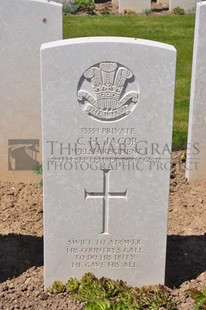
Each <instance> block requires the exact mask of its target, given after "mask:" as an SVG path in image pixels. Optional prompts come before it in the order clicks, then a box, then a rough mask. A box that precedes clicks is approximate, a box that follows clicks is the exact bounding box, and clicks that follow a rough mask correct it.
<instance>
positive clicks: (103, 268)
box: [41, 37, 176, 287]
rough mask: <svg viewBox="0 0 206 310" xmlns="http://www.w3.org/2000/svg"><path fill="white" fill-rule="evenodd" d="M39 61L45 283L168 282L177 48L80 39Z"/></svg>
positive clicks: (53, 47) (54, 46)
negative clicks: (90, 279)
mask: <svg viewBox="0 0 206 310" xmlns="http://www.w3.org/2000/svg"><path fill="white" fill-rule="evenodd" d="M77 55H78V56H77ZM41 61H42V103H43V153H44V168H43V170H44V181H43V182H44V217H45V218H44V223H45V226H44V229H45V231H44V238H45V239H44V246H45V256H44V257H45V286H46V287H47V286H49V285H51V284H52V282H53V281H54V280H57V279H58V280H62V281H63V282H66V281H67V280H68V278H70V277H78V278H80V277H81V276H82V275H83V274H84V273H85V272H89V271H91V272H93V273H94V274H95V275H96V276H106V277H111V278H114V279H122V280H126V281H127V282H128V283H129V284H132V285H143V284H157V283H164V275H165V254H166V236H167V212H168V211H167V210H168V195H169V178H170V148H171V137H172V119H173V103H174V84H175V63H176V51H175V49H174V48H173V47H172V46H170V45H166V44H162V43H157V42H151V41H145V40H138V39H131V38H110V37H105V38H104V37H99V38H81V39H72V40H65V41H59V42H56V43H55V42H54V43H48V44H45V45H43V47H42V56H41Z"/></svg>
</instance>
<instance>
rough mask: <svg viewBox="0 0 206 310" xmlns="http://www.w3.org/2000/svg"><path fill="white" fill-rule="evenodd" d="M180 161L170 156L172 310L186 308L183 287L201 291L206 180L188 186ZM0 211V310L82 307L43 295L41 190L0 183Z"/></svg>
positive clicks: (205, 273)
mask: <svg viewBox="0 0 206 310" xmlns="http://www.w3.org/2000/svg"><path fill="white" fill-rule="evenodd" d="M180 157H181V152H176V153H173V168H172V172H171V186H170V206H169V223H168V242H167V264H166V265H167V267H166V285H167V286H168V287H170V288H171V290H172V294H173V295H174V298H175V299H176V301H177V303H178V309H180V310H190V309H191V310H192V309H194V304H193V301H192V299H191V298H190V297H189V293H188V289H189V288H192V287H195V288H199V289H202V288H204V287H206V220H205V219H206V191H205V188H206V182H199V183H196V184H193V185H189V184H188V182H187V181H186V179H185V177H184V172H185V171H184V164H183V163H182V162H181V160H180ZM0 212H1V222H0V309H5V310H6V309H7V310H15V309H35V310H36V309H62V310H63V309H69V310H80V309H82V305H81V304H80V303H75V302H74V301H72V300H71V299H70V298H69V297H68V295H67V294H60V295H56V296H50V295H49V294H48V293H45V292H44V291H43V228H42V227H43V220H42V216H43V211H42V191H41V190H40V189H39V188H37V186H36V185H25V184H23V183H20V184H12V183H0Z"/></svg>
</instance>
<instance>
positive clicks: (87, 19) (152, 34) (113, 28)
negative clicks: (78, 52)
mask: <svg viewBox="0 0 206 310" xmlns="http://www.w3.org/2000/svg"><path fill="white" fill-rule="evenodd" d="M194 22H195V17H194V16H191V15H190V16H175V15H170V16H158V15H156V16H154V15H153V16H65V17H64V38H65V39H67V38H75V37H85V36H122V37H135V38H142V39H149V40H155V41H161V42H164V43H168V44H172V45H174V46H175V48H176V49H177V78H176V92H175V113H174V130H173V149H183V148H185V147H186V143H187V125H188V111H189V97H190V79H191V66H192V52H193V36H194Z"/></svg>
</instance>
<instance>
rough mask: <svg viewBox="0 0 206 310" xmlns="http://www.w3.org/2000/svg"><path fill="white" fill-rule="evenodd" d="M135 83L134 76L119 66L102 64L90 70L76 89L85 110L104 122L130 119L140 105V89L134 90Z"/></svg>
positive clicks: (113, 63)
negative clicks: (138, 104) (130, 115)
mask: <svg viewBox="0 0 206 310" xmlns="http://www.w3.org/2000/svg"><path fill="white" fill-rule="evenodd" d="M134 81H135V76H134V74H133V73H132V72H131V71H130V70H129V69H128V68H126V67H124V66H122V65H120V64H118V63H116V62H101V63H98V64H96V65H94V66H93V67H90V68H89V69H87V70H86V71H85V72H84V74H83V75H82V76H81V78H80V81H79V84H78V89H77V96H78V101H79V103H80V106H81V108H82V110H83V111H84V112H85V113H86V114H87V115H88V116H90V117H92V118H94V119H96V120H98V121H103V122H114V121H118V120H120V119H122V118H124V117H126V116H128V115H129V114H130V113H131V112H132V111H133V110H134V108H135V107H136V105H137V103H138V96H139V92H138V87H137V86H136V87H135V86H133V87H135V90H132V89H131V87H132V85H134V84H135V83H134ZM128 88H129V90H128V91H127V89H128ZM130 89H131V90H130Z"/></svg>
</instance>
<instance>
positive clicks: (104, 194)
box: [84, 169, 127, 235]
mask: <svg viewBox="0 0 206 310" xmlns="http://www.w3.org/2000/svg"><path fill="white" fill-rule="evenodd" d="M102 171H103V192H96V193H94V192H87V191H86V189H85V190H84V193H85V200H87V199H89V198H102V199H103V227H102V233H101V235H109V234H110V233H109V200H110V199H112V198H123V199H126V200H127V189H126V190H125V191H124V192H115V193H113V192H110V191H109V174H110V171H111V170H109V169H104V170H102Z"/></svg>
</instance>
